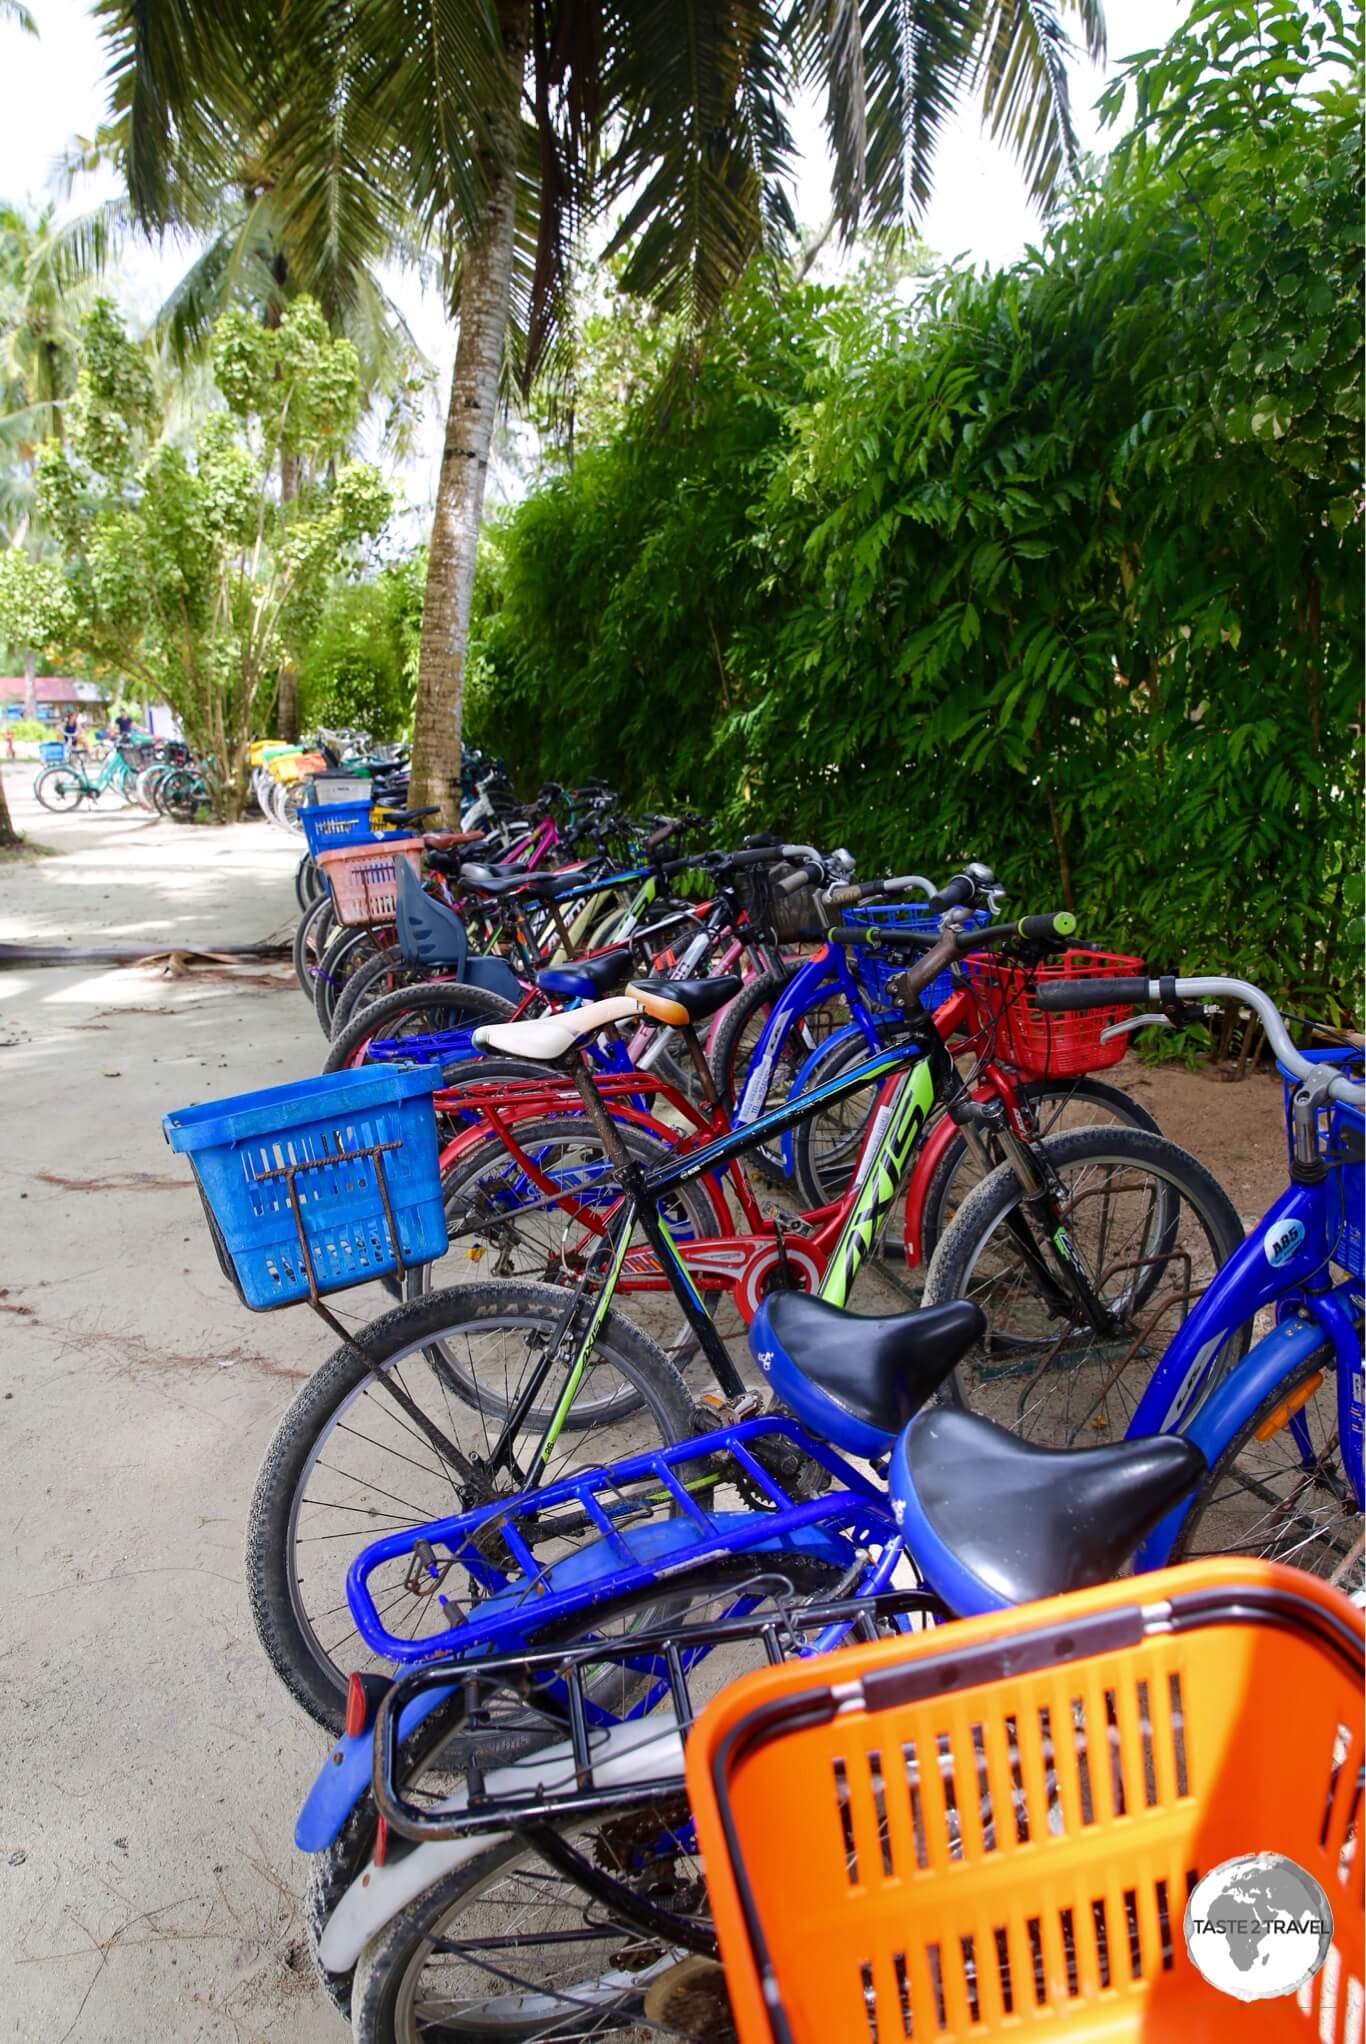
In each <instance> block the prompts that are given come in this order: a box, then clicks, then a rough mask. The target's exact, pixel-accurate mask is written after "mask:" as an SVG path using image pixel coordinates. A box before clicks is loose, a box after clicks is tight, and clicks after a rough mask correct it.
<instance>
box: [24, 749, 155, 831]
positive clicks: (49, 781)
mask: <svg viewBox="0 0 1366 2044" xmlns="http://www.w3.org/2000/svg"><path fill="white" fill-rule="evenodd" d="M125 755H128V756H125ZM137 775H138V762H137V755H136V752H135V751H134V750H133V749H132V748H130V747H128V746H119V747H117V748H116V749H115V750H114V751H113V752H111V753H110V754H109V757H108V758H107V759H106V760H105V762H104V764H103V765H102V766H101V768H100V770H99V773H98V774H96V775H94V776H92V775H91V772H90V769H89V767H88V766H87V765H86V764H85V762H84V761H83V760H80V759H78V758H76V757H74V756H72V757H69V758H68V759H67V760H65V761H64V762H63V763H62V764H61V765H60V766H49V767H45V768H44V770H43V771H42V773H40V774H39V775H38V777H37V779H36V780H35V781H34V783H33V792H34V794H35V795H36V796H37V798H38V800H39V801H40V802H41V803H42V805H43V807H44V809H50V810H52V811H53V812H54V814H57V815H63V814H69V813H70V812H71V811H72V810H74V809H79V808H80V806H81V804H82V803H83V802H91V803H95V802H98V801H99V800H100V797H101V796H102V795H105V794H112V795H114V796H116V797H117V798H118V799H119V800H120V801H121V802H124V803H130V802H132V801H133V800H134V799H135V790H136V787H137Z"/></svg>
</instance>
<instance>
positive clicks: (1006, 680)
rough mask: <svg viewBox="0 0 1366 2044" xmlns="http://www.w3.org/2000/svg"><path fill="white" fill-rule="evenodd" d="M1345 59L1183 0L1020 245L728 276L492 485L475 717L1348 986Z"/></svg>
mask: <svg viewBox="0 0 1366 2044" xmlns="http://www.w3.org/2000/svg"><path fill="white" fill-rule="evenodd" d="M1359 65H1360V30H1359V19H1358V17H1357V16H1356V14H1355V13H1353V14H1352V15H1351V16H1347V15H1346V14H1345V11H1344V9H1343V8H1342V7H1340V6H1338V5H1337V4H1335V0H1256V4H1249V0H1202V4H1197V5H1196V6H1195V8H1194V9H1193V10H1192V14H1191V18H1190V21H1189V23H1188V24H1187V27H1186V28H1185V29H1184V30H1183V31H1182V33H1181V34H1180V35H1178V36H1177V37H1176V38H1174V39H1173V41H1172V43H1171V44H1169V45H1168V47H1167V48H1166V49H1165V50H1164V51H1161V52H1151V53H1148V54H1147V55H1145V56H1144V57H1142V58H1140V59H1138V60H1136V61H1135V62H1134V64H1133V65H1132V66H1131V67H1130V69H1129V72H1128V73H1127V75H1126V77H1125V78H1123V79H1121V80H1120V81H1118V82H1117V83H1116V85H1115V87H1114V88H1113V89H1112V92H1111V95H1110V110H1111V112H1112V114H1114V115H1116V116H1117V115H1118V113H1119V110H1120V108H1121V106H1122V105H1125V104H1128V105H1132V106H1133V108H1134V109H1135V115H1134V121H1133V125H1132V127H1131V130H1130V132H1129V133H1128V135H1127V136H1126V137H1125V138H1124V140H1123V141H1122V142H1121V143H1120V145H1119V146H1118V148H1117V149H1116V150H1115V152H1114V153H1113V155H1112V156H1111V158H1110V159H1109V161H1108V163H1107V164H1106V165H1105V167H1104V168H1103V170H1102V171H1101V172H1100V173H1099V174H1098V176H1097V177H1096V179H1095V181H1094V182H1093V183H1092V184H1091V185H1090V186H1088V187H1086V188H1085V189H1083V190H1082V191H1080V192H1079V193H1078V194H1077V195H1076V196H1075V198H1074V199H1073V201H1072V202H1071V203H1070V205H1069V206H1068V208H1067V210H1066V211H1065V212H1064V213H1063V214H1062V215H1061V217H1059V218H1057V219H1056V220H1055V221H1054V223H1053V224H1052V226H1051V227H1050V229H1049V231H1048V233H1047V235H1046V236H1045V237H1044V239H1043V242H1042V245H1041V247H1040V248H1039V249H1038V250H1037V251H1031V253H1030V254H1029V256H1028V257H1027V258H1026V259H1025V260H1024V261H1022V262H1021V263H1019V264H1018V265H1016V266H1015V267H1014V268H1013V269H1010V270H1008V271H1005V272H1003V273H1000V274H996V275H993V276H987V277H982V276H978V275H974V274H968V275H963V274H950V275H944V276H941V277H940V278H939V279H938V280H937V281H935V282H934V283H933V284H932V285H931V286H930V287H928V288H927V289H926V290H925V291H924V292H923V293H922V294H921V295H920V296H919V297H918V298H917V299H916V300H915V301H914V302H913V303H912V304H911V305H909V306H903V305H901V304H900V303H899V302H897V301H896V299H894V298H889V297H888V295H887V294H886V293H875V294H872V295H871V296H870V295H869V294H868V293H867V292H866V291H864V292H860V291H844V292H842V293H835V294H829V293H824V294H822V293H813V292H811V291H810V290H806V289H797V290H793V291H789V292H787V293H786V294H785V295H784V296H783V297H782V298H781V300H780V301H779V302H778V303H777V304H776V305H775V304H773V303H772V302H765V301H764V300H763V299H762V298H761V297H760V296H759V295H758V294H757V292H756V294H755V295H754V296H753V297H752V298H751V300H750V301H749V302H748V303H747V304H746V306H744V307H743V308H742V309H741V311H740V312H739V313H738V314H737V316H736V317H735V318H734V319H733V320H732V321H731V322H729V324H728V325H727V327H726V330H725V332H724V334H723V336H722V337H721V339H720V341H719V342H718V345H717V347H716V348H715V350H714V352H713V353H712V355H711V357H710V359H709V360H708V361H706V362H705V363H704V364H703V365H702V367H701V369H700V371H699V373H698V375H697V378H696V382H695V384H694V385H693V387H692V389H691V390H690V392H689V393H688V395H687V400H686V402H678V401H675V403H674V406H673V409H672V410H661V409H660V408H659V406H658V405H656V406H654V407H653V408H651V407H649V406H639V407H637V408H636V409H635V411H633V412H632V413H631V414H630V416H629V417H628V418H627V420H626V421H625V422H624V424H623V425H622V426H621V427H620V428H619V430H618V431H616V432H615V433H613V434H612V435H611V436H610V437H609V438H608V439H607V440H606V441H604V442H603V444H601V445H600V446H598V447H595V448H592V449H590V450H588V451H587V452H585V453H583V454H582V455H580V457H579V459H578V460H577V461H576V463H575V466H574V469H573V471H572V473H571V474H570V475H568V476H566V477H562V478H556V479H555V480H553V481H551V482H549V483H548V484H547V485H546V487H545V488H544V489H542V490H540V491H538V492H536V493H534V494H533V495H532V496H531V497H530V498H529V499H528V500H527V501H526V502H524V503H523V504H522V505H521V506H519V507H518V508H517V509H516V510H515V511H514V512H513V513H512V514H511V515H510V516H509V517H508V518H507V519H506V520H505V521H504V523H503V525H502V527H501V529H500V530H499V532H498V533H497V536H496V542H495V544H494V545H493V546H492V547H491V548H490V550H489V556H488V559H487V561H486V565H485V573H484V579H483V586H482V588H481V593H480V603H479V607H478V611H477V640H478V659H477V673H478V677H479V680H478V696H477V701H478V704H479V727H478V728H479V731H480V736H481V738H482V739H483V740H484V742H486V743H488V744H490V745H492V746H493V747H495V748H496V749H497V750H499V751H501V752H502V753H503V754H504V755H505V757H506V758H507V759H508V760H509V762H510V763H511V764H513V766H514V767H515V768H516V769H518V770H520V771H521V772H522V773H523V775H524V777H525V778H526V779H527V780H528V781H529V782H530V781H534V780H535V779H537V778H539V777H540V776H541V775H543V774H546V773H549V772H552V771H553V772H555V773H556V774H557V775H558V776H560V777H568V776H570V775H580V774H587V773H589V772H594V771H596V772H601V773H605V774H607V775H608V776H609V777H614V778H616V779H617V780H618V782H619V783H620V784H621V786H622V787H623V789H624V790H625V791H626V792H627V793H628V794H630V795H631V796H632V797H635V798H644V797H647V796H653V797H663V796H664V795H666V794H671V795H674V796H681V795H684V794H687V795H689V796H691V797H692V798H693V799H694V800H696V801H699V802H701V803H702V804H703V805H704V806H711V807H713V808H716V809H718V810H720V811H722V812H723V813H725V814H726V815H727V816H728V818H729V819H730V820H731V821H732V822H733V823H734V824H736V825H739V824H740V823H741V822H745V823H748V824H751V825H752V824H776V825H781V827H783V828H785V829H789V830H791V831H793V832H794V834H796V835H797V836H800V837H810V838H811V839H813V840H814V841H816V842H824V843H833V842H838V841H840V840H843V841H845V842H847V843H849V844H850V845H851V847H852V848H853V849H854V850H856V851H857V852H858V853H859V854H860V857H861V859H862V861H863V862H864V865H865V870H872V869H875V868H876V867H877V866H878V865H880V864H883V863H887V864H890V865H892V866H893V867H895V868H897V869H904V868H905V866H906V865H907V863H914V864H915V865H916V866H918V867H920V868H921V869H922V870H923V869H929V870H931V871H933V870H936V869H940V868H943V867H944V866H945V865H947V864H948V863H949V862H950V861H952V860H954V859H957V858H960V857H962V856H965V855H969V854H975V855H978V856H983V857H986V858H988V859H990V860H991V861H992V863H993V864H995V865H996V866H997V867H998V869H999V870H1000V871H1001V872H1002V874H1003V875H1004V877H1005V878H1006V880H1007V882H1008V884H1009V886H1010V889H1011V893H1012V896H1013V898H1014V899H1015V900H1016V901H1017V902H1019V903H1020V904H1021V905H1022V906H1030V907H1047V906H1051V905H1055V904H1063V903H1065V904H1068V905H1075V906H1076V908H1077V909H1078V911H1079V912H1080V913H1081V915H1082V916H1083V919H1084V927H1085V929H1086V930H1087V931H1088V932H1089V933H1091V934H1093V935H1094V936H1096V937H1106V938H1108V939H1110V940H1112V941H1113V942H1115V943H1116V944H1117V945H1118V946H1120V947H1121V948H1124V949H1133V950H1141V951H1143V952H1144V953H1145V954H1146V955H1147V956H1148V957H1149V958H1150V959H1151V960H1152V961H1153V962H1154V964H1155V965H1158V966H1162V967H1169V966H1172V965H1176V964H1184V965H1187V966H1188V967H1194V966H1199V967H1201V968H1204V969H1208V970H1211V971H1217V970H1220V969H1228V968H1234V967H1236V968H1238V969H1239V970H1242V971H1244V972H1246V973H1247V974H1248V975H1249V976H1251V977H1254V978H1261V979H1263V980H1264V981H1265V982H1266V983H1267V984H1269V985H1271V986H1273V987H1274V988H1276V989H1277V990H1278V991H1279V992H1281V993H1282V994H1283V995H1284V996H1286V997H1288V998H1289V999H1290V1000H1291V1001H1292V1002H1295V1003H1299V1004H1301V1005H1304V1006H1308V1005H1313V1006H1314V1007H1315V1008H1317V1009H1320V1010H1321V1009H1323V1008H1324V1007H1326V1006H1331V1004H1332V1003H1333V1002H1334V1001H1336V1002H1338V1003H1340V1004H1343V1005H1346V1006H1349V1007H1353V1006H1355V1005H1356V1000H1357V994H1356V988H1357V974H1358V965H1359V945H1358V943H1357V941H1356V936H1355V933H1354V932H1353V930H1352V920H1353V918H1354V917H1355V916H1356V915H1357V913H1358V912H1359V909H1360V880H1359V868H1360V855H1359V815H1360V809H1359V785H1360V783H1359V748H1360V730H1361V725H1360V702H1359V696H1360V690H1359V679H1360V649H1361V634H1362V522H1361V518H1360V515H1359V514H1360V511H1361V503H1362V475H1361V463H1360V453H1359V438H1358V425H1357V419H1358V411H1359V402H1360V372H1361V330H1362V313H1361V223H1362V190H1361V164H1360V151H1359V137H1358V102H1357V97H1356V87H1357V82H1358V76H1359ZM1126 95H1127V98H1126Z"/></svg>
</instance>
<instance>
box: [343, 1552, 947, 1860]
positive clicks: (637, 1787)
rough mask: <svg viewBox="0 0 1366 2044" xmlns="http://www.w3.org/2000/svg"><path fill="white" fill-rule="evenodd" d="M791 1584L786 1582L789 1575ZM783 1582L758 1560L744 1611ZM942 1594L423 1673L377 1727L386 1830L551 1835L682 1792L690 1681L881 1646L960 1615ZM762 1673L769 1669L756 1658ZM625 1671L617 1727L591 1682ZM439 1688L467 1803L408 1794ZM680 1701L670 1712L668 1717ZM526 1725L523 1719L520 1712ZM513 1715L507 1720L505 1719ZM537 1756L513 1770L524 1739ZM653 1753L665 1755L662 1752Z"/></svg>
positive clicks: (850, 1601) (414, 1835)
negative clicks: (414, 1754) (428, 1702)
mask: <svg viewBox="0 0 1366 2044" xmlns="http://www.w3.org/2000/svg"><path fill="white" fill-rule="evenodd" d="M778 1579H781V1578H780V1576H779V1578H778ZM774 1580H775V1577H774V1575H773V1573H772V1572H769V1573H766V1572H765V1570H764V1568H763V1565H762V1560H761V1559H760V1558H759V1557H756V1568H755V1574H754V1576H753V1578H752V1579H751V1580H750V1581H749V1582H748V1583H744V1584H738V1585H735V1586H728V1587H727V1589H726V1591H725V1592H724V1594H725V1596H726V1597H727V1598H728V1599H730V1600H732V1601H736V1600H739V1599H742V1598H743V1597H745V1596H746V1595H753V1594H759V1593H761V1592H762V1590H763V1588H764V1586H765V1585H766V1584H771V1583H772V1582H773V1581H774ZM948 1615H949V1614H948V1612H947V1610H946V1608H945V1606H944V1605H943V1604H942V1603H941V1602H940V1600H939V1599H938V1598H937V1597H935V1596H934V1595H933V1594H932V1592H930V1591H928V1590H913V1589H908V1590H888V1591H883V1592H881V1593H880V1594H879V1595H877V1596H875V1597H848V1596H845V1597H838V1598H831V1599H828V1600H820V1599H814V1600H802V1601H800V1602H798V1601H797V1600H796V1599H795V1598H794V1600H793V1602H792V1603H791V1604H790V1605H786V1606H783V1607H781V1608H779V1609H777V1610H773V1609H771V1608H770V1609H769V1610H767V1611H765V1612H764V1613H763V1614H762V1615H759V1614H756V1615H753V1616H740V1617H726V1618H720V1619H715V1620H712V1621H709V1622H704V1623H700V1624H691V1625H676V1626H673V1627H664V1626H661V1627H658V1628H655V1629H652V1630H646V1631H642V1632H640V1633H637V1634H636V1635H634V1637H632V1638H631V1639H629V1640H622V1641H620V1642H614V1641H599V1640H594V1641H591V1642H588V1643H586V1644H583V1645H580V1646H574V1647H568V1648H566V1647H555V1648H545V1649H542V1650H540V1651H538V1652H533V1653H520V1654H505V1655H500V1656H498V1657H496V1658H490V1659H488V1660H485V1661H481V1662H480V1663H479V1665H478V1666H477V1667H475V1666H462V1667H460V1668H458V1669H452V1668H451V1666H450V1665H449V1664H445V1665H441V1664H436V1665H431V1666H427V1667H422V1668H415V1669H410V1670H409V1671H408V1673H406V1674H404V1675H402V1676H400V1677H399V1678H398V1680H397V1681H395V1682H394V1683H393V1684H392V1685H391V1687H390V1688H389V1689H388V1690H387V1691H386V1693H385V1696H384V1699H383V1701H382V1703H381V1704H380V1707H379V1713H378V1716H377V1718H376V1720H375V1730H374V1745H375V1765H374V1795H375V1804H376V1807H377V1809H378V1810H379V1813H380V1815H381V1816H382V1817H383V1818H384V1820H385V1822H386V1823H387V1824H388V1825H389V1826H390V1827H391V1828H392V1829H393V1830H394V1831H395V1832H397V1833H398V1835H399V1836H400V1837H402V1838H409V1839H413V1840H418V1841H421V1840H429V1839H446V1838H464V1837H470V1836H476V1835H481V1834H484V1833H488V1832H497V1831H506V1830H509V1829H515V1828H517V1827H518V1826H537V1825H543V1824H545V1823H547V1822H560V1821H562V1820H565V1819H569V1818H580V1817H585V1816H588V1815H594V1814H601V1813H603V1812H606V1811H610V1810H613V1809H620V1808H626V1807H631V1806H634V1805H636V1804H639V1803H641V1802H642V1801H648V1800H649V1799H650V1798H652V1797H654V1796H656V1795H662V1794H672V1793H677V1792H678V1791H679V1790H680V1789H681V1787H682V1781H683V1750H684V1746H685V1744H686V1741H687V1737H688V1734H689V1732H690V1730H691V1728H692V1723H693V1719H694V1718H695V1716H696V1715H697V1713H698V1711H699V1710H700V1709H701V1708H702V1701H705V1699H703V1700H702V1701H698V1702H697V1703H694V1699H693V1695H692V1690H691V1687H690V1683H689V1676H690V1674H691V1673H692V1671H693V1670H695V1669H696V1668H697V1667H698V1666H699V1665H700V1664H701V1663H702V1662H703V1661H704V1660H705V1659H706V1658H707V1656H709V1655H710V1654H713V1653H715V1652H716V1651H718V1650H719V1649H722V1648H726V1647H737V1646H738V1647H745V1646H752V1647H757V1648H758V1649H759V1652H760V1653H761V1655H762V1658H763V1660H764V1661H765V1662H766V1663H767V1664H768V1665H770V1666H773V1665H776V1664H777V1663H779V1662H782V1661H788V1660H793V1659H797V1658H801V1657H804V1656H805V1655H807V1654H809V1653H811V1652H812V1651H813V1649H814V1643H815V1642H816V1641H817V1640H819V1639H820V1638H821V1636H822V1635H823V1634H826V1633H828V1632H829V1631H830V1630H831V1629H832V1628H839V1629H842V1630H843V1631H844V1633H845V1635H846V1637H847V1638H848V1639H850V1640H865V1641H866V1640H871V1639H875V1638H877V1637H879V1636H881V1635H883V1634H886V1633H890V1632H892V1631H905V1630H910V1629H912V1627H913V1624H914V1622H915V1621H917V1620H918V1621H919V1622H920V1623H921V1624H925V1623H928V1622H932V1621H935V1620H939V1619H943V1618H947V1617H948ZM754 1664H755V1665H757V1664H758V1663H757V1658H756V1660H755V1663H754ZM610 1666H616V1667H619V1668H620V1669H621V1670H622V1671H623V1674H624V1675H627V1676H629V1677H634V1678H636V1679H637V1680H638V1682H639V1684H640V1694H639V1696H638V1697H636V1698H635V1699H634V1701H633V1703H632V1706H631V1711H630V1714H629V1716H626V1717H623V1718H617V1719H613V1720H607V1721H605V1713H604V1712H603V1711H602V1710H601V1709H600V1708H599V1707H597V1706H595V1705H594V1703H593V1702H592V1699H591V1698H590V1697H589V1695H588V1694H587V1693H586V1689H585V1678H586V1676H592V1677H594V1678H598V1677H600V1675H601V1672H602V1671H603V1669H604V1668H606V1667H610ZM433 1690H440V1691H443V1692H444V1693H445V1694H446V1695H448V1696H450V1697H451V1698H453V1699H457V1700H458V1709H457V1712H456V1715H455V1718H454V1722H453V1723H452V1724H451V1725H450V1727H449V1728H447V1729H446V1731H445V1742H446V1743H447V1744H448V1745H449V1744H450V1743H451V1742H453V1741H456V1740H458V1741H460V1742H461V1744H462V1745H463V1746H464V1747H465V1751H464V1753H463V1756H462V1759H461V1762H460V1764H459V1766H458V1767H456V1766H451V1767H450V1769H449V1771H450V1772H460V1773H463V1774H464V1777H465V1787H464V1790H463V1791H462V1792H460V1793H461V1794H462V1795H463V1800H462V1801H459V1802H457V1801H456V1799H455V1797H453V1796H450V1795H447V1796H446V1797H445V1798H443V1801H442V1803H441V1804H439V1805H430V1804H429V1805H426V1806H424V1805H422V1804H419V1803H415V1802H413V1801H412V1800H411V1799H410V1798H409V1797H408V1796H405V1795H404V1794H403V1792H402V1791H401V1790H400V1788H399V1786H398V1779H399V1773H400V1766H401V1746H402V1734H401V1721H402V1719H403V1716H404V1713H405V1712H406V1711H407V1709H408V1708H409V1706H410V1705H412V1704H413V1703H414V1702H416V1701H417V1700H418V1699H419V1698H425V1697H427V1696H429V1695H430V1692H431V1691H433ZM666 1702H667V1708H664V1707H663V1706H664V1705H665V1703H666ZM509 1705H512V1706H513V1707H514V1710H515V1717H514V1718H512V1719H510V1718H509V1716H508V1715H507V1714H506V1713H507V1707H508V1706H509ZM500 1706H501V1708H502V1710H503V1713H504V1714H503V1715H502V1716H497V1715H496V1712H497V1710H498V1709H499V1707H500ZM481 1733H482V1734H483V1735H484V1737H485V1743H486V1744H490V1745H491V1744H492V1743H493V1742H494V1741H495V1740H496V1741H497V1744H498V1748H499V1757H498V1758H497V1760H496V1761H491V1763H490V1765H489V1766H487V1767H485V1765H484V1764H483V1763H482V1762H481V1759H480V1757H479V1740H480V1735H481ZM523 1737H524V1738H525V1741H526V1751H525V1753H524V1754H522V1755H521V1756H520V1757H517V1758H514V1759H512V1760H511V1761H509V1760H508V1759H507V1757H506V1753H507V1747H508V1744H509V1741H510V1739H511V1740H516V1739H519V1738H523ZM651 1749H653V1750H651Z"/></svg>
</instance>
